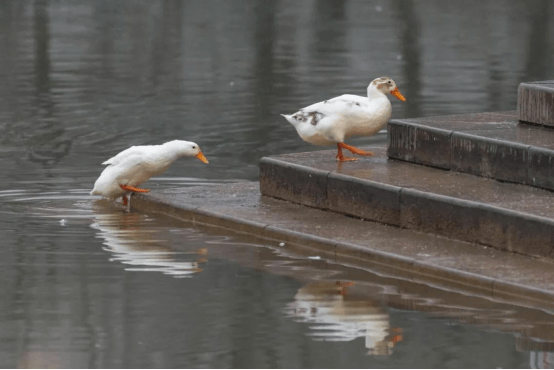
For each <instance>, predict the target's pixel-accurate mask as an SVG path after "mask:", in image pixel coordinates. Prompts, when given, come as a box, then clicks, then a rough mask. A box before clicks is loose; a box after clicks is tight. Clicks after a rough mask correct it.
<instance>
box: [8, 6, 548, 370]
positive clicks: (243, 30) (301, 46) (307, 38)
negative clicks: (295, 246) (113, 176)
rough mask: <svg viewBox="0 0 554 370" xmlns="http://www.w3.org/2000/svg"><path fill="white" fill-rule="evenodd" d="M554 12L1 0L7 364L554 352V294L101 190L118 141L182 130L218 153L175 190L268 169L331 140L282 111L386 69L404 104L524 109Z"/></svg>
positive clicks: (160, 182)
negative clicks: (257, 235) (505, 298)
mask: <svg viewBox="0 0 554 370" xmlns="http://www.w3.org/2000/svg"><path fill="white" fill-rule="evenodd" d="M553 20H554V6H553V4H552V2H550V1H548V0H545V1H502V2H499V1H479V2H463V3H461V2H443V1H418V2H410V1H352V0H351V1H341V2H339V1H302V2H297V1H279V0H273V1H272V0H268V1H264V2H255V1H233V2H229V1H227V2H225V1H186V2H180V1H163V2H161V1H160V2H151V1H117V2H113V1H108V0H105V1H103V0H102V1H101V0H99V1H94V2H85V1H71V2H70V1H52V2H46V1H40V0H36V1H3V2H0V78H1V81H2V83H1V84H0V172H1V173H2V174H3V176H0V205H1V206H0V233H1V234H0V235H1V236H2V239H3V241H2V248H1V249H0V265H1V276H2V281H3V284H2V285H3V287H2V289H1V290H0V291H2V295H1V299H0V312H1V316H0V327H2V330H0V343H1V345H0V366H3V367H16V366H19V367H37V366H39V367H68V366H71V367H185V366H186V367H375V366H377V367H498V366H500V367H528V366H538V367H548V366H552V363H553V361H552V359H551V352H549V350H550V348H551V345H550V341H551V340H552V339H548V336H547V335H544V333H543V331H548V328H549V327H550V322H551V317H550V315H549V314H548V313H544V312H542V313H541V312H538V311H533V310H527V309H524V308H521V307H515V306H507V305H500V306H494V305H493V307H491V306H487V304H485V303H483V302H481V301H479V300H477V303H471V304H469V303H467V302H469V301H470V300H469V298H467V297H462V298H460V297H459V296H457V295H456V294H454V293H449V294H450V295H448V294H446V293H444V292H442V293H441V294H439V293H436V294H435V296H432V294H431V293H430V292H429V291H425V289H422V290H423V291H425V293H423V292H418V293H413V291H414V289H415V290H417V287H418V285H417V284H416V285H414V286H410V287H408V288H409V289H408V288H406V289H407V290H403V289H402V284H404V283H403V282H402V281H401V280H398V279H395V278H394V276H392V277H389V278H384V277H382V276H381V275H379V274H375V273H370V272H367V273H365V274H362V275H363V276H358V277H357V278H353V276H354V275H355V274H354V275H353V272H352V271H350V270H348V269H345V268H343V267H340V266H335V265H329V264H327V263H326V262H325V261H317V260H306V259H301V258H299V257H295V256H284V255H282V254H281V252H280V251H278V250H274V249H271V248H269V246H266V245H264V244H263V243H261V242H260V241H257V240H244V239H239V238H237V237H236V236H233V235H221V234H220V233H219V232H218V231H216V230H213V229H198V228H193V227H192V226H188V227H187V226H186V225H185V226H184V225H183V224H176V223H175V222H174V221H172V220H166V219H159V218H152V217H150V216H148V215H144V214H136V213H132V212H128V211H126V210H125V209H124V208H122V207H120V206H119V205H115V204H111V203H109V202H105V201H98V200H96V199H93V198H92V197H90V196H89V195H88V192H89V191H90V189H91V187H92V184H93V183H94V180H95V179H96V178H97V176H98V175H99V173H100V171H101V170H102V167H101V165H100V163H101V162H103V161H104V160H105V159H107V158H109V157H111V156H113V155H114V154H116V153H117V152H119V151H121V150H122V149H125V148H127V147H129V146H131V145H137V144H154V143H161V142H165V141H168V140H172V139H175V138H179V139H185V140H193V141H195V142H197V143H198V144H200V145H201V147H202V150H203V152H204V153H205V154H206V156H207V157H208V159H209V160H210V164H209V165H207V166H206V165H203V164H202V163H200V162H198V161H190V160H189V161H187V160H182V161H180V162H177V163H175V164H174V165H173V167H172V168H171V169H170V170H169V171H168V172H166V173H165V174H164V175H163V176H161V177H158V178H155V179H152V180H151V181H150V182H149V183H148V187H150V188H152V190H153V191H156V190H158V189H162V188H167V187H175V186H193V185H201V186H210V185H212V184H221V183H225V182H234V181H245V180H250V181H251V180H256V179H257V176H258V160H259V158H260V157H262V156H265V155H272V154H278V153H286V152H295V151H307V150H318V149H319V148H315V147H311V146H309V145H307V144H306V143H304V142H302V141H301V140H300V139H299V138H298V136H297V135H296V133H295V131H294V129H293V128H292V127H291V126H290V125H289V124H288V123H287V122H286V121H284V119H282V117H280V116H279V113H286V112H289V113H290V112H293V111H295V110H296V109H298V108H300V107H303V106H305V105H308V104H310V103H313V102H316V101H320V100H323V99H326V98H329V97H332V96H335V95H339V94H342V93H356V94H360V95H363V94H364V92H365V88H366V87H367V84H368V83H369V81H370V80H371V79H373V78H375V77H377V76H381V75H389V76H391V77H392V78H394V79H395V81H396V82H397V84H398V85H399V88H400V91H401V92H402V93H403V94H404V95H405V96H406V97H407V99H408V101H407V102H406V103H401V102H398V101H393V102H392V104H393V117H395V118H402V117H416V116H431V115H441V114H453V113H466V112H481V111H497V110H513V109H515V106H516V89H517V85H518V84H519V83H520V82H522V81H531V80H544V79H552V76H553V75H554V63H553V57H554V47H553V45H554V42H553V41H554V40H552V38H553V37H554V36H553V35H554V32H552V31H553V27H554V25H553ZM385 138H386V134H385V133H384V132H381V133H380V134H379V135H376V136H375V137H373V138H367V139H358V140H357V141H354V143H360V144H361V143H372V142H381V143H383V142H385ZM351 283H354V284H353V285H351ZM410 292H412V293H410ZM410 294H412V295H410ZM431 296H432V297H431ZM460 300H461V301H462V302H464V303H463V304H462V303H460ZM414 302H415V303H414ZM421 302H426V303H425V304H422V303H421ZM429 302H432V303H429ZM471 302H473V301H471ZM529 317H531V318H534V319H530V318H529ZM483 318H485V319H483Z"/></svg>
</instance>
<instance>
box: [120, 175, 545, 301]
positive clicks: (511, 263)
mask: <svg viewBox="0 0 554 370" xmlns="http://www.w3.org/2000/svg"><path fill="white" fill-rule="evenodd" d="M260 195H261V194H260V190H259V184H258V183H252V182H244V183H236V184H226V185H216V186H210V187H205V186H194V187H187V188H173V189H166V190H163V191H160V192H153V193H149V194H135V195H134V196H133V199H132V200H131V207H133V208H138V209H139V210H141V211H143V212H146V213H148V214H149V213H150V212H154V211H155V212H161V213H164V214H168V215H172V216H174V217H177V218H180V219H183V220H188V221H193V222H200V223H204V224H212V225H215V226H219V227H224V228H228V229H233V230H236V231H239V232H245V233H249V234H254V235H258V236H260V237H266V238H270V239H274V240H275V242H274V243H273V244H270V245H271V247H273V248H277V249H281V250H283V252H286V251H287V250H289V249H291V248H293V247H292V245H294V244H301V245H303V246H304V247H308V248H312V250H311V252H310V251H307V252H306V253H307V255H309V256H317V255H319V256H322V258H327V257H330V258H331V259H332V260H333V261H335V262H337V263H347V264H351V263H353V261H354V260H355V261H358V262H357V263H358V264H362V265H364V264H365V265H367V266H369V265H371V266H373V267H372V268H373V269H377V266H378V265H379V264H382V265H381V266H382V267H381V268H379V269H380V271H382V273H383V274H394V275H395V276H397V277H399V278H408V279H416V280H418V281H423V282H426V281H429V282H431V281H432V282H433V284H434V283H437V284H439V285H443V286H448V287H449V289H456V288H455V286H457V287H460V289H461V287H463V286H465V288H463V289H464V290H465V289H470V290H472V289H478V290H479V289H485V290H486V289H489V290H491V297H494V298H495V299H502V297H503V296H506V297H507V296H508V295H512V296H518V295H520V296H521V297H524V296H527V297H528V298H533V297H535V298H537V299H541V300H542V299H546V300H549V301H551V298H547V297H554V283H552V281H553V278H554V269H553V266H554V264H553V263H552V261H550V260H541V259H536V258H529V257H527V256H522V255H518V254H513V253H507V252H503V251H499V250H496V249H494V248H488V247H483V246H476V245H474V244H471V243H467V242H462V241H457V240H451V239H446V238H441V237H436V236H432V235H428V234H425V233H420V232H416V231H413V230H408V229H399V228H397V227H393V226H388V225H383V224H379V223H375V222H366V221H361V220H360V219H356V218H352V217H347V216H345V215H342V214H339V213H335V212H328V211H323V210H319V209H315V208H311V207H305V206H302V205H299V204H294V203H291V202H287V201H282V200H279V199H275V198H271V197H265V196H260ZM329 243H331V247H330V246H329ZM333 244H334V245H335V247H332V245H333ZM292 250H294V249H292ZM294 251H295V252H297V251H296V250H294ZM352 257H354V260H353V259H352ZM391 268H399V269H404V270H405V271H407V274H405V275H401V274H400V272H399V270H395V269H392V270H391ZM374 271H379V270H374ZM413 273H417V274H423V275H426V276H427V278H426V279H430V280H426V279H423V280H422V277H421V275H419V276H420V277H419V278H416V277H414V276H415V275H413ZM466 278H467V279H466ZM441 279H445V280H448V281H449V282H448V283H445V282H444V281H445V280H443V283H440V280H441ZM444 284H446V285H444ZM470 286H473V288H471V287H470ZM526 302H527V303H529V301H527V299H526Z"/></svg>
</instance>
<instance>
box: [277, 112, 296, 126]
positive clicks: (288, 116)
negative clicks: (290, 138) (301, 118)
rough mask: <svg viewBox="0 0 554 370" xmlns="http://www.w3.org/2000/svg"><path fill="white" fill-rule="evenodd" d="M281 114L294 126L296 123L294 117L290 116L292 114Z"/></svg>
mask: <svg viewBox="0 0 554 370" xmlns="http://www.w3.org/2000/svg"><path fill="white" fill-rule="evenodd" d="M281 116H283V117H285V119H286V120H287V121H289V123H290V124H291V125H293V126H296V124H297V123H298V122H297V121H296V119H294V118H293V117H292V114H281Z"/></svg>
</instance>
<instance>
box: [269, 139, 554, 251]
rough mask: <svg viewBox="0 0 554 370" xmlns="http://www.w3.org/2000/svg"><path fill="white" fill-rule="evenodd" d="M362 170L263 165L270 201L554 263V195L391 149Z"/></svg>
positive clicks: (314, 158) (324, 157) (328, 156)
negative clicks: (394, 155) (417, 160)
mask: <svg viewBox="0 0 554 370" xmlns="http://www.w3.org/2000/svg"><path fill="white" fill-rule="evenodd" d="M364 149H366V150H371V151H373V152H374V153H375V155H374V156H372V157H364V158H362V159H361V160H359V161H358V162H348V163H337V162H336V161H335V159H334V156H335V151H333V150H331V151H320V152H310V153H296V154H289V155H280V156H274V157H264V158H262V159H261V161H260V190H261V193H262V194H264V195H267V196H271V197H275V198H280V199H285V200H288V201H291V202H294V203H299V204H303V205H307V206H310V207H315V208H320V209H325V210H332V211H335V212H340V213H343V214H347V215H351V216H355V217H359V218H362V219H364V220H370V221H376V222H379V223H384V224H389V225H394V226H397V227H401V228H407V229H412V230H417V231H421V232H425V233H431V234H436V235H442V236H446V237H449V238H453V239H457V240H462V241H467V242H472V243H478V244H482V245H487V246H492V247H494V248H498V249H501V250H506V251H511V252H518V253H522V254H526V255H531V256H541V257H549V258H552V257H553V255H552V251H553V247H554V193H552V192H550V191H546V190H542V189H537V188H534V187H528V186H523V185H519V184H512V183H506V182H499V181H496V180H493V179H488V178H484V177H476V176H472V175H468V174H463V173H456V172H451V171H442V170H439V169H436V168H431V167H425V166H419V165H415V164H411V163H407V162H404V161H397V160H392V159H389V158H387V156H386V150H387V148H386V147H385V146H371V147H366V148H364Z"/></svg>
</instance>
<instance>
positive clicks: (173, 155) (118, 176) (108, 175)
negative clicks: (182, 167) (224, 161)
mask: <svg viewBox="0 0 554 370" xmlns="http://www.w3.org/2000/svg"><path fill="white" fill-rule="evenodd" d="M183 157H196V158H197V159H199V160H200V161H202V162H204V163H208V160H207V159H206V157H204V154H202V151H201V150H200V147H199V146H198V144H196V143H193V142H191V141H183V140H173V141H169V142H167V143H164V144H161V145H138V146H132V147H130V148H128V149H125V150H124V151H122V152H121V153H119V154H118V155H116V156H115V157H112V158H110V159H108V160H107V161H105V162H104V163H102V164H104V165H108V167H106V168H105V169H104V171H102V173H101V174H100V177H99V178H98V180H96V182H95V183H94V189H92V191H91V192H90V194H91V195H101V196H103V197H106V198H110V199H117V198H119V197H122V198H123V205H127V194H129V193H133V192H136V193H147V192H149V191H150V190H149V189H139V188H138V187H137V186H139V185H140V184H142V183H143V182H145V181H148V179H150V178H151V177H152V176H156V175H159V174H162V173H164V172H165V171H166V170H167V169H168V168H169V166H171V164H172V163H173V162H175V161H176V160H177V159H179V158H183Z"/></svg>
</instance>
